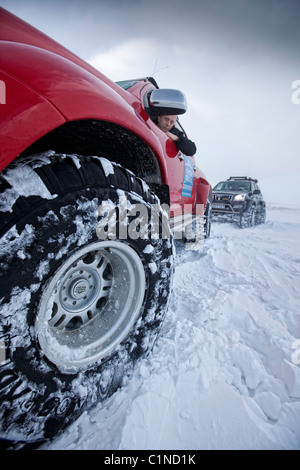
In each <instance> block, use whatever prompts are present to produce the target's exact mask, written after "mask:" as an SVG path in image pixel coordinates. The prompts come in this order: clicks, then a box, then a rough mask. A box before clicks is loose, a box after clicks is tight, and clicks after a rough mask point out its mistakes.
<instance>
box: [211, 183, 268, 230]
mask: <svg viewBox="0 0 300 470" xmlns="http://www.w3.org/2000/svg"><path fill="white" fill-rule="evenodd" d="M212 215H213V220H225V221H228V220H229V221H230V220H232V221H235V222H237V223H238V225H239V226H240V227H241V228H244V227H251V226H252V225H258V224H262V223H264V222H265V220H266V203H265V201H264V199H263V196H262V193H261V190H260V189H259V187H258V185H257V180H256V179H253V178H248V177H247V176H231V177H230V178H228V179H227V180H226V181H220V182H219V183H218V184H217V185H216V186H215V187H214V188H213V202H212Z"/></svg>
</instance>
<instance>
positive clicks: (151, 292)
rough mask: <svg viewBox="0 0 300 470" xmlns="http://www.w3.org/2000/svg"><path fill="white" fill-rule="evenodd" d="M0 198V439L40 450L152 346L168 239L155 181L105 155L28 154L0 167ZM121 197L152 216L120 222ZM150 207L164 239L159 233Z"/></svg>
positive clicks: (166, 273)
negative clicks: (151, 187) (146, 181)
mask: <svg viewBox="0 0 300 470" xmlns="http://www.w3.org/2000/svg"><path fill="white" fill-rule="evenodd" d="M25 182H26V184H25ZM28 188H29V189H28ZM0 195H1V198H0V211H1V214H0V220H1V223H0V236H1V245H0V246H1V250H0V267H1V269H0V285H1V293H0V305H1V315H0V346H1V345H2V349H1V350H0V351H2V356H1V358H0V359H1V361H0V438H1V443H0V447H1V446H2V447H5V448H7V447H14V446H15V445H17V446H24V445H25V446H34V447H36V446H37V445H39V444H40V443H41V442H43V441H45V440H47V439H51V438H53V437H55V436H57V435H58V434H59V433H60V432H61V431H62V430H64V429H65V428H66V427H67V426H68V425H69V424H70V423H71V422H73V421H74V420H75V419H76V418H77V417H78V416H79V415H80V414H81V413H82V412H83V411H84V410H86V409H88V408H90V407H91V406H92V405H93V404H95V403H96V402H97V401H101V400H104V399H105V398H107V397H109V396H110V395H111V394H112V393H114V391H115V390H116V389H117V388H118V387H119V386H120V385H121V384H122V379H123V378H124V376H126V375H127V374H129V373H130V370H131V369H132V367H133V364H134V362H135V361H136V359H138V358H139V357H140V356H142V355H144V354H146V353H147V352H148V351H149V350H150V349H151V348H152V346H153V343H154V341H155V338H156V336H157V334H158V331H159V328H160V325H161V322H162V319H163V317H164V314H165V312H166V309H167V305H168V297H169V293H170V289H171V283H172V273H173V244H172V239H171V238H170V236H166V234H167V233H168V228H167V227H165V226H164V225H163V224H167V223H168V220H167V218H166V217H165V214H163V212H162V210H161V208H160V205H159V201H158V199H157V198H156V196H154V195H153V194H152V193H151V192H150V190H149V188H148V186H147V185H145V184H144V182H143V181H142V180H139V179H138V178H136V177H135V176H134V175H133V174H132V173H131V172H129V171H127V170H125V169H123V168H122V167H120V166H119V165H115V164H112V163H110V162H109V161H108V160H105V159H102V158H98V157H77V156H66V155H55V154H54V152H52V153H51V152H49V153H48V154H46V155H45V154H43V155H41V156H38V157H37V156H35V157H32V158H31V159H27V160H26V161H23V162H22V163H18V164H17V165H14V166H11V167H8V168H7V169H6V170H5V171H4V172H3V173H2V174H1V177H0ZM120 196H122V197H123V199H122V201H123V203H124V201H127V208H128V207H129V208H130V209H131V208H132V207H133V206H134V205H135V204H139V205H140V207H142V208H144V211H142V212H143V215H144V216H145V213H146V214H147V215H148V216H149V219H148V220H145V218H144V219H142V218H141V217H138V216H136V217H134V215H132V214H133V212H130V211H129V212H128V213H126V214H127V216H126V217H125V218H124V214H123V215H122V220H121V215H120V214H121V208H120ZM123 209H124V207H123ZM123 209H122V210H123ZM145 211H146V212H145ZM153 211H155V212H156V215H155V218H156V221H157V220H159V222H158V226H159V227H160V230H161V232H162V230H163V232H164V236H155V237H153V239H152V238H151V234H150V225H149V221H150V213H151V215H152V216H153ZM124 221H126V224H127V225H126V226H124ZM130 226H131V228H132V230H133V232H132V234H133V235H134V236H132V237H128V236H127V237H124V229H125V228H128V227H130ZM109 227H110V228H109ZM106 229H107V230H106ZM111 229H112V231H113V233H111V232H110V230H111ZM161 232H160V233H161ZM105 235H106V236H105ZM156 235H157V233H156ZM3 351H4V353H3ZM16 443H17V444H16Z"/></svg>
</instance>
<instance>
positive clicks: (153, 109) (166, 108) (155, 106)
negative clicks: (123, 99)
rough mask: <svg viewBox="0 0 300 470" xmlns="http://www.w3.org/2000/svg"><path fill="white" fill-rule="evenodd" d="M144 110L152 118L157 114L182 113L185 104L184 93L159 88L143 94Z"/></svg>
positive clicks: (185, 108)
mask: <svg viewBox="0 0 300 470" xmlns="http://www.w3.org/2000/svg"><path fill="white" fill-rule="evenodd" d="M145 101H146V102H145V110H146V113H147V114H148V116H149V117H150V118H152V119H154V118H157V117H158V116H166V115H168V114H170V115H172V116H173V115H178V114H184V113H185V112H186V110H187V104H186V99H185V96H184V94H183V93H182V92H181V91H179V90H172V89H167V88H165V89H164V88H159V89H155V90H152V91H151V92H150V93H148V94H146V96H145Z"/></svg>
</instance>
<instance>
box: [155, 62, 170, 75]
mask: <svg viewBox="0 0 300 470" xmlns="http://www.w3.org/2000/svg"><path fill="white" fill-rule="evenodd" d="M157 62H158V60H157V59H156V61H155V64H154V69H153V72H152V77H154V75H155V74H156V73H157V72H160V71H161V70H164V69H168V68H169V66H168V65H165V67H161V68H160V69H156V67H157Z"/></svg>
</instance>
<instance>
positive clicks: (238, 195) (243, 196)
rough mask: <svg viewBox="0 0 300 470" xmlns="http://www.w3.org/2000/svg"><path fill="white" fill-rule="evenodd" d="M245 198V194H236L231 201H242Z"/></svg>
mask: <svg viewBox="0 0 300 470" xmlns="http://www.w3.org/2000/svg"><path fill="white" fill-rule="evenodd" d="M245 196H246V194H237V195H236V196H234V198H233V200H234V201H244V200H245Z"/></svg>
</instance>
